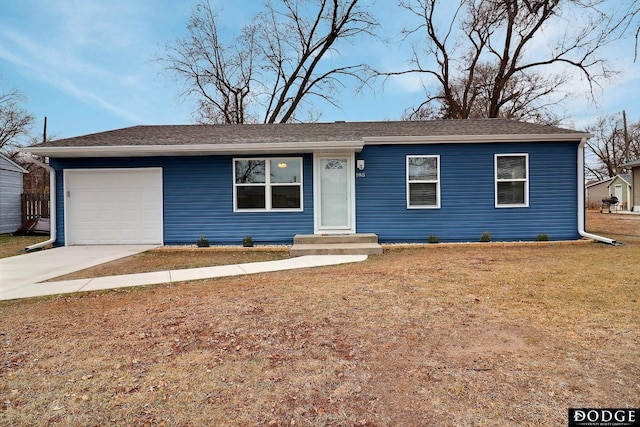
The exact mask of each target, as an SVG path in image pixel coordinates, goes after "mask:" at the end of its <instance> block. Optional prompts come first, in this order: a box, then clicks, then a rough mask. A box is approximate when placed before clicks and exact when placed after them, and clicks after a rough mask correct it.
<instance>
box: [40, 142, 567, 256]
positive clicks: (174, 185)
mask: <svg viewBox="0 0 640 427" xmlns="http://www.w3.org/2000/svg"><path fill="white" fill-rule="evenodd" d="M577 147H578V142H577V141H576V142H573V143H564V142H563V143H549V142H542V143H495V144H484V143H483V144H433V145H413V144H411V145H369V146H365V148H364V149H363V150H362V152H361V153H356V159H363V160H365V170H364V171H356V172H357V174H356V175H357V176H356V178H355V180H356V181H355V182H356V230H357V232H359V233H367V232H371V233H376V234H377V235H378V236H379V240H380V241H381V242H425V241H426V240H427V238H428V236H429V235H436V236H438V237H439V239H440V240H441V241H443V242H458V241H478V240H479V239H480V235H481V234H482V233H483V232H485V231H489V232H490V233H491V236H492V239H493V240H500V241H514V240H535V238H536V236H537V235H538V234H540V233H545V234H547V235H548V236H549V238H550V239H551V240H564V239H577V238H579V235H578V231H577V229H578V224H577V222H578V220H577V192H578V189H577V159H576V155H577ZM510 153H527V154H528V156H529V207H516V208H496V207H495V193H494V192H495V182H494V155H495V154H510ZM407 155H439V156H440V191H441V207H440V208H439V209H407V201H406V170H405V167H406V156H407ZM240 157H241V156H193V157H150V158H99V159H82V158H78V159H51V163H52V166H53V167H54V168H56V170H57V171H58V172H57V228H58V240H57V244H59V245H61V244H64V209H63V206H64V205H63V203H64V198H63V175H62V170H63V169H65V168H128V167H136V168H139V167H161V168H162V170H163V192H164V194H163V200H164V212H163V213H164V243H165V244H168V245H171V244H193V243H195V242H196V240H197V239H198V238H199V237H200V236H204V237H206V238H207V239H208V240H209V241H210V242H211V243H212V244H235V245H239V244H241V242H242V239H243V237H245V236H252V237H253V239H254V241H255V242H256V243H258V244H263V243H283V244H290V243H291V242H292V240H293V237H294V235H295V234H312V233H313V232H314V229H313V224H314V218H313V215H314V206H313V156H312V155H311V154H304V155H300V156H294V155H291V156H287V157H302V158H303V198H304V199H303V205H304V211H302V212H233V163H232V162H233V158H240ZM246 157H255V156H246ZM259 157H279V156H259ZM363 172H364V176H358V175H361V174H362V173H363Z"/></svg>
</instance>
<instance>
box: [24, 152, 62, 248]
mask: <svg viewBox="0 0 640 427" xmlns="http://www.w3.org/2000/svg"><path fill="white" fill-rule="evenodd" d="M26 154H27V160H29V161H30V162H31V163H34V164H36V165H38V166H40V167H43V168H45V169H46V170H48V171H49V240H45V241H44V242H40V243H36V244H35V245H31V246H27V247H26V248H24V250H25V251H26V252H31V251H34V250H36V249H41V248H43V247H45V246H47V245H51V244H53V243H54V242H55V241H56V171H55V169H53V168H52V167H51V166H49V165H48V164H46V163H43V162H41V161H40V160H38V159H36V158H34V157H33V155H32V154H31V153H26Z"/></svg>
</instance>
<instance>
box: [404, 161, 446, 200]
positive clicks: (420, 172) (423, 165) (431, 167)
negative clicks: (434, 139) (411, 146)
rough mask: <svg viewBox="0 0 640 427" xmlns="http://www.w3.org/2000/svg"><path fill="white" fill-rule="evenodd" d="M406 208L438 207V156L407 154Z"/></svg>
mask: <svg viewBox="0 0 640 427" xmlns="http://www.w3.org/2000/svg"><path fill="white" fill-rule="evenodd" d="M406 194H407V209H440V156H439V155H409V156H407V161H406Z"/></svg>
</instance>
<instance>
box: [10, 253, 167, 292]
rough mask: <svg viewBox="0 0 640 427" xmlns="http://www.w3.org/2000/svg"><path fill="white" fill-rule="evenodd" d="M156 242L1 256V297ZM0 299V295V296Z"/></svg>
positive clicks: (122, 255)
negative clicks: (26, 286)
mask: <svg viewBox="0 0 640 427" xmlns="http://www.w3.org/2000/svg"><path fill="white" fill-rule="evenodd" d="M155 247H156V245H108V246H64V247H59V248H53V249H47V250H43V251H38V252H32V253H29V254H24V255H17V256H13V257H9V258H2V259H0V296H1V295H4V294H10V293H11V291H12V290H15V289H17V288H20V287H23V286H25V285H30V284H33V283H39V282H42V281H45V280H49V279H53V278H54V277H58V276H62V275H63V274H69V273H73V272H74V271H78V270H82V269H85V268H89V267H93V266H94V265H98V264H103V263H105V262H110V261H113V260H116V259H119V258H124V257H128V256H130V255H135V254H137V253H140V252H144V251H147V250H149V249H152V248H155ZM0 299H1V298H0Z"/></svg>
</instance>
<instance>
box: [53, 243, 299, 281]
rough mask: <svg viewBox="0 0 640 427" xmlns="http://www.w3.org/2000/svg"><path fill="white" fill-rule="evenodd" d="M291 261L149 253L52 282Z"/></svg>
mask: <svg viewBox="0 0 640 427" xmlns="http://www.w3.org/2000/svg"><path fill="white" fill-rule="evenodd" d="M284 258H288V253H287V252H286V251H263V250H261V251H251V250H247V251H241V252H239V251H227V250H219V251H218V250H197V249H188V250H176V251H148V252H143V253H141V254H137V255H133V256H130V257H126V258H122V259H119V260H116V261H112V262H109V263H106V264H101V265H97V266H94V267H91V268H87V269H84V270H80V271H76V272H74V273H70V274H66V275H64V276H60V277H56V278H55V279H52V280H49V281H58V280H72V279H86V278H91V277H103V276H114V275H117V274H132V273H146V272H150V271H164V270H177V269H182V268H198V267H212V266H215V265H229V264H244V263H247V262H259V261H275V260H279V259H284Z"/></svg>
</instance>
